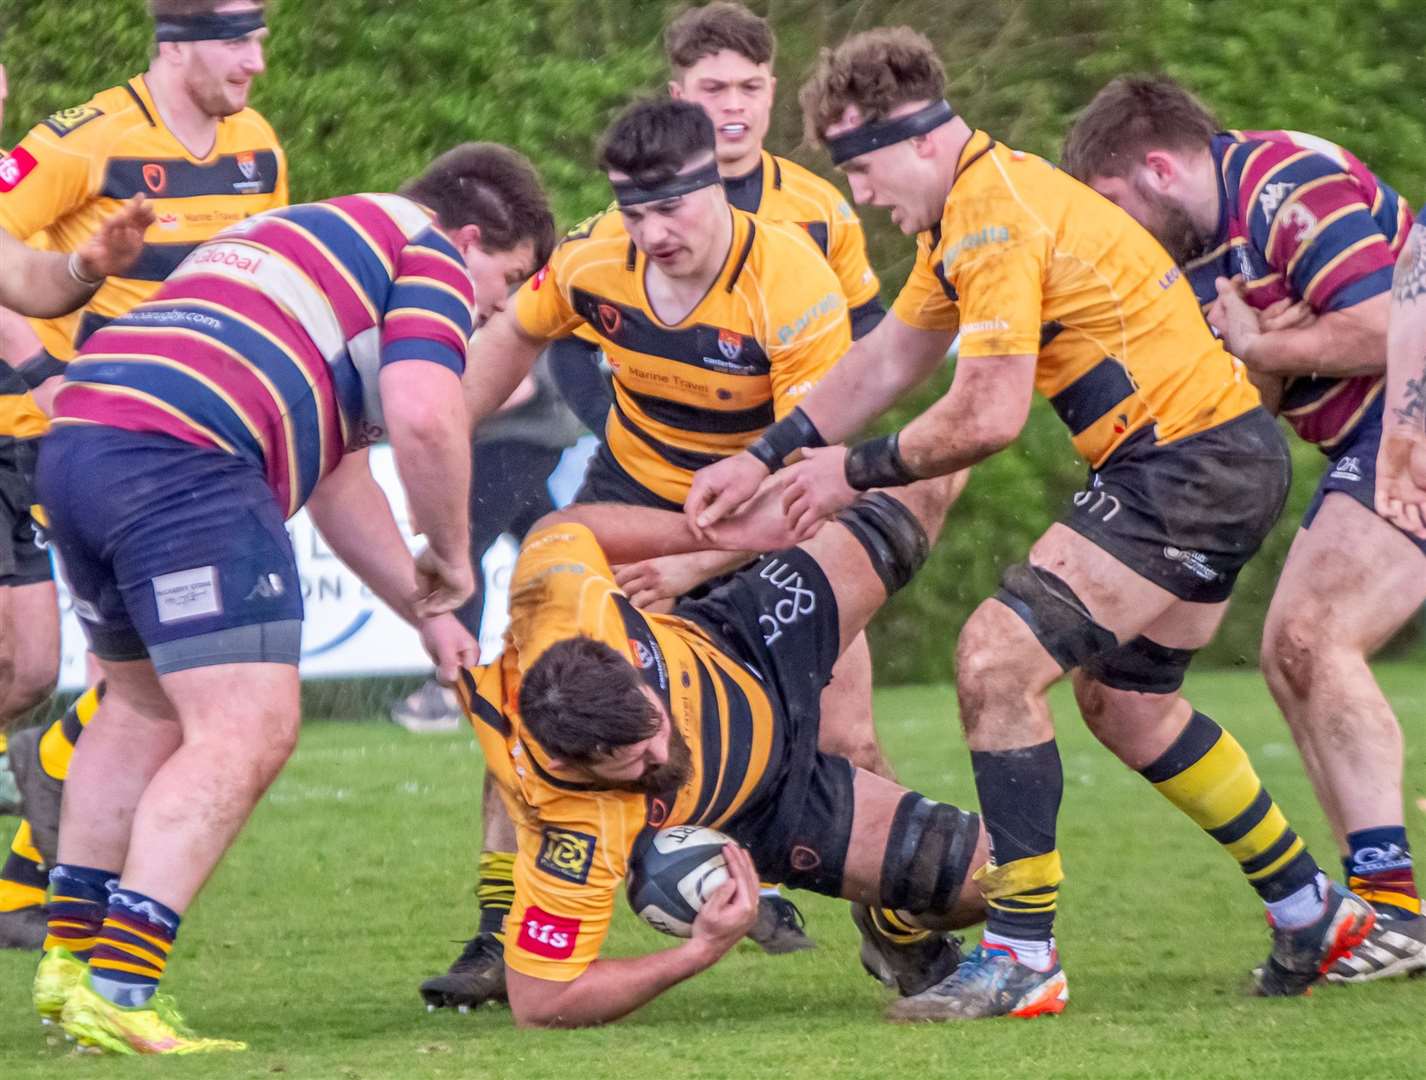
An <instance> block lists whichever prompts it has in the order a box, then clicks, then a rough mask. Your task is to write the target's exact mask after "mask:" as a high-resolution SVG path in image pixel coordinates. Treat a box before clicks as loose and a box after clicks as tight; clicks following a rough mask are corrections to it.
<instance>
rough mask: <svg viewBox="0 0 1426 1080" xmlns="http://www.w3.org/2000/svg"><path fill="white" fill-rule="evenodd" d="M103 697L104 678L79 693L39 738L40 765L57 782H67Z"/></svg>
mask: <svg viewBox="0 0 1426 1080" xmlns="http://www.w3.org/2000/svg"><path fill="white" fill-rule="evenodd" d="M103 698H104V682H103V680H102V679H101V680H100V681H99V682H97V683H95V684H94V685H93V686H91V687H90V688H89V689H88V690H86V691H84V693H82V694H80V695H79V697H77V698H76V699H75V701H74V704H73V705H71V706H70V707H69V708H68V709H66V710H65V713H64V715H63V716H61V717H60V718H59V719H58V720H56V721H55V722H54V723H53V724H51V725H50V726H49V730H48V731H46V732H45V733H44V734H43V735H42V736H40V765H41V766H42V767H43V768H44V770H45V772H46V773H48V774H49V775H50V776H51V777H53V778H54V779H56V780H61V781H62V780H64V779H65V777H67V776H68V775H69V763H70V762H71V761H72V760H73V759H74V744H75V743H77V742H78V741H79V736H80V735H81V734H82V733H83V731H84V729H85V728H86V727H88V726H89V722H90V721H91V720H93V719H94V714H95V713H96V712H98V711H99V702H100V701H102V700H103Z"/></svg>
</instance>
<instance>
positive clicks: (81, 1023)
mask: <svg viewBox="0 0 1426 1080" xmlns="http://www.w3.org/2000/svg"><path fill="white" fill-rule="evenodd" d="M64 1031H65V1034H66V1035H72V1036H73V1037H74V1040H75V1041H76V1042H77V1043H79V1045H80V1046H82V1047H92V1048H97V1049H99V1050H105V1051H108V1052H109V1053H111V1054H211V1053H221V1052H224V1051H234V1050H246V1049H247V1048H248V1044H247V1043H243V1042H236V1041H234V1040H232V1039H204V1038H200V1037H199V1036H197V1035H194V1034H193V1032H191V1031H190V1030H189V1029H188V1026H187V1025H186V1024H185V1023H184V1022H183V1017H181V1016H180V1015H179V1014H178V1010H177V1009H176V1008H175V1007H174V1004H173V1000H172V999H171V998H169V997H168V995H167V994H155V995H154V996H153V997H152V998H151V999H150V1000H149V1003H148V1004H147V1005H144V1006H142V1007H141V1008H137V1009H126V1008H124V1007H123V1006H121V1005H115V1004H114V1003H113V1002H111V1001H109V1000H108V999H107V998H104V997H102V996H101V995H100V994H98V993H96V992H95V990H94V987H93V986H92V985H91V984H90V981H89V975H88V970H87V969H86V971H85V975H84V978H82V979H81V980H80V981H79V983H78V985H76V986H75V987H74V989H73V990H71V991H70V994H69V997H68V998H67V999H66V1000H65V1003H64Z"/></svg>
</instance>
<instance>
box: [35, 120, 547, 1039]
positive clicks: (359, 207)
mask: <svg viewBox="0 0 1426 1080" xmlns="http://www.w3.org/2000/svg"><path fill="white" fill-rule="evenodd" d="M553 239H554V226H553V220H552V218H551V216H550V212H549V207H548V204H547V202H546V199H545V196H544V193H543V192H542V191H541V189H540V185H539V181H538V178H537V177H536V175H535V172H534V170H533V169H532V168H531V166H530V165H529V163H528V162H527V161H526V160H525V159H524V158H522V157H521V156H520V155H518V154H516V153H514V152H513V151H511V150H507V149H506V148H504V147H500V146H494V145H492V144H488V143H470V144H466V145H464V146H461V147H457V148H456V149H454V150H452V151H450V152H448V153H447V154H445V155H443V156H442V157H440V158H438V159H437V160H436V161H435V162H434V163H433V164H432V165H431V166H430V168H429V169H428V170H427V171H426V172H425V173H424V174H423V175H422V176H421V177H419V178H417V179H416V180H413V181H412V182H410V183H409V184H407V185H406V186H405V187H404V188H403V189H402V193H401V194H398V195H385V194H377V195H353V196H346V197H342V198H337V199H332V200H329V201H327V202H322V203H315V204H310V205H305V206H296V207H292V208H290V209H286V210H276V211H271V212H269V213H267V214H264V215H261V216H259V217H257V218H253V219H251V220H249V221H247V222H244V223H242V224H240V225H238V226H236V227H235V228H233V229H231V230H228V231H227V232H225V233H223V234H222V235H220V236H219V237H217V238H215V239H213V240H211V241H209V242H207V243H205V244H203V245H201V246H200V247H199V248H198V250H196V251H195V252H193V254H192V255H190V256H189V257H188V258H187V259H186V260H184V262H183V263H182V264H181V265H180V267H179V268H178V269H177V270H176V271H174V273H173V274H172V275H171V276H170V277H169V279H168V281H167V282H165V284H164V285H163V287H162V288H161V289H160V290H159V292H158V293H157V294H156V295H155V296H154V297H153V298H152V299H151V300H149V301H147V302H145V303H143V304H140V305H139V306H138V307H136V308H135V309H133V310H132V311H130V312H129V313H128V314H127V315H124V316H121V317H120V318H118V319H115V320H114V321H113V322H111V323H109V324H108V325H107V326H105V327H104V328H103V329H101V330H99V331H98V332H96V333H95V334H94V335H93V337H92V338H90V340H89V341H87V342H86V343H85V345H84V347H83V349H82V350H81V351H80V353H79V355H78V356H77V357H76V358H75V360H74V361H73V362H72V363H71V364H70V365H69V367H68V369H67V371H66V373H65V382H64V384H63V386H62V387H61V389H60V391H59V394H58V395H57V397H56V400H55V414H54V421H53V424H54V427H53V430H52V431H51V433H50V434H49V435H48V436H46V438H45V440H44V443H43V445H42V447H41V450H40V457H39V464H38V468H37V473H36V486H37V490H38V493H39V495H40V498H41V500H42V501H43V503H44V505H45V507H46V509H47V510H48V511H49V514H50V521H51V527H52V535H53V538H54V541H55V543H56V545H57V546H58V549H59V552H60V555H61V557H62V560H63V565H64V571H65V577H66V580H67V583H68V585H69V589H70V592H71V594H72V595H73V597H74V600H75V608H76V610H77V612H78V613H79V616H80V619H81V621H82V623H83V625H84V629H85V632H86V634H87V636H88V638H89V644H90V648H91V650H92V651H93V653H94V654H95V656H96V657H97V658H98V661H99V664H100V667H101V670H102V671H103V673H104V677H105V682H106V685H107V692H106V694H105V696H104V699H103V701H102V702H101V703H100V706H99V710H98V714H97V715H96V716H95V718H94V719H93V721H92V722H91V723H90V725H89V727H88V728H87V729H86V731H85V736H84V738H83V739H82V740H80V743H79V746H78V747H77V749H76V752H75V755H74V761H73V763H72V765H71V768H70V784H69V787H68V790H67V791H66V793H65V800H64V815H63V820H62V822H61V826H60V837H59V862H58V865H56V866H55V868H54V870H53V871H52V872H51V874H50V886H51V889H52V893H53V898H52V900H51V903H50V907H49V916H50V921H49V937H48V939H47V940H46V942H45V945H46V949H47V951H46V954H45V957H44V959H43V960H42V961H41V964H40V968H39V971H38V972H37V974H36V977H35V1005H36V1008H37V1009H38V1010H39V1012H40V1013H41V1015H42V1016H44V1017H47V1018H56V1017H58V1018H59V1019H61V1021H62V1022H63V1024H64V1026H65V1029H66V1031H67V1032H68V1033H69V1034H71V1035H73V1036H75V1037H76V1038H78V1039H79V1040H81V1041H82V1042H85V1043H90V1044H94V1045H97V1046H100V1047H103V1048H105V1049H108V1050H112V1051H118V1052H137V1053H168V1052H176V1053H190V1052H199V1051H206V1050H230V1049H241V1048H242V1047H243V1044H241V1043H234V1042H229V1041H226V1040H211V1039H200V1038H197V1037H196V1036H191V1035H189V1034H188V1033H186V1032H185V1031H184V1029H183V1027H182V1025H181V1023H180V1022H179V1020H178V1019H177V1017H176V1016H175V1015H174V1013H173V1010H172V1006H171V1005H170V1003H168V1002H167V1001H166V999H165V998H164V997H163V996H161V995H160V996H155V991H156V990H157V988H158V983H159V979H160V978H161V977H162V975H163V970H164V965H165V958H166V957H167V955H168V953H169V950H170V949H171V948H172V944H173V939H174V937H175V935H176V934H177V931H178V927H179V921H180V918H181V916H182V913H183V912H184V911H185V910H186V909H187V907H188V905H189V903H190V902H191V901H192V899H193V897H194V896H195V895H196V893H197V892H198V890H199V888H200V887H201V886H202V884H203V882H204V880H206V878H207V877H208V875H209V874H210V873H211V872H212V870H213V868H214V867H215V866H216V865H217V863H218V862H219V860H220V859H221V858H222V856H223V853H224V852H225V851H226V849H227V847H228V845H229V844H230V843H231V842H232V841H233V839H234V837H235V836H236V835H237V833H238V832H239V830H240V829H241V828H242V826H243V824H244V822H245V821H246V820H247V817H248V815H249V814H250V813H251V811H252V808H253V806H254V805H256V803H257V800H258V799H259V798H260V797H261V796H262V793H263V791H265V790H266V788H267V786H268V785H269V784H270V783H271V782H272V780H273V778H274V777H275V776H276V775H277V773H278V771H279V770H280V769H281V768H282V765H283V763H284V762H285V761H286V759H287V757H288V755H289V754H290V753H291V750H292V747H293V744H294V743H295V741H296V738H297V730H298V721H299V697H298V674H297V660H298V651H299V639H300V635H301V623H302V593H301V588H300V581H299V577H298V572H297V567H296V564H295V561H294V556H293V552H292V547H291V543H290V541H289V539H288V536H287V532H286V530H285V528H284V526H283V523H284V520H285V519H286V518H288V517H290V516H291V515H292V514H294V513H296V512H297V510H298V509H299V508H300V507H302V506H303V505H304V504H305V505H306V506H307V507H308V510H309V512H310V514H311V516H312V519H313V522H314V523H315V524H316V526H317V528H318V529H319V531H321V533H322V535H323V537H324V538H325V539H326V541H327V543H328V544H329V545H330V546H331V548H332V550H333V551H334V552H335V553H336V554H337V556H338V557H339V558H341V559H342V561H343V562H345V563H346V564H347V565H348V566H350V567H351V568H352V569H353V570H354V571H355V572H356V573H357V574H358V575H359V576H360V577H361V578H362V579H363V580H364V581H365V582H366V583H367V585H368V586H369V587H370V588H371V589H372V591H373V592H374V593H375V594H376V595H377V596H378V597H380V598H381V599H382V600H383V602H385V603H386V604H388V605H389V606H390V607H391V608H392V609H393V610H395V611H396V612H397V613H399V614H400V615H402V616H403V617H404V618H406V619H407V620H408V621H410V622H411V623H412V624H413V625H415V626H416V627H417V628H418V630H419V631H420V634H421V637H422V640H423V642H424V643H425V645H426V648H427V650H428V651H429V652H430V653H431V655H432V657H433V658H434V659H435V661H436V663H437V669H438V671H440V672H441V674H442V676H443V677H444V678H446V679H447V680H450V679H453V678H454V677H455V674H456V670H457V667H458V665H459V664H462V663H472V662H473V661H474V651H475V642H474V640H473V639H472V638H471V636H470V634H469V633H467V632H466V630H465V629H464V628H463V627H462V626H461V625H460V623H459V622H457V621H456V619H455V617H454V616H453V615H452V614H451V612H452V611H454V610H455V608H457V607H458V606H459V605H460V604H461V603H462V602H463V601H464V600H465V599H466V598H467V597H468V596H469V595H470V593H471V591H472V589H473V575H472V572H471V567H470V552H469V523H468V520H467V507H466V493H467V492H468V491H469V484H470V444H469V428H468V425H467V424H466V421H465V412H464V407H463V402H462V400H461V395H460V376H461V373H462V372H463V371H464V369H465V362H466V353H467V349H468V344H469V339H470V336H471V332H472V330H473V329H474V327H475V325H476V322H477V313H479V317H480V318H484V317H488V316H489V315H490V314H492V313H494V312H498V311H499V310H500V309H501V307H502V306H503V305H504V303H505V301H506V296H507V293H508V290H509V289H510V288H511V286H512V285H514V284H517V283H518V282H519V281H521V280H523V279H524V278H525V277H526V276H528V274H529V273H530V272H531V271H532V270H533V268H534V267H535V266H536V265H538V264H539V263H541V262H543V261H544V259H545V258H547V257H548V253H549V249H550V247H551V246H552V244H553ZM382 437H386V438H389V440H390V442H391V446H392V449H393V451H394V454H395V458H396V462H397V469H398V472H399V474H400V476H401V479H402V485H403V487H404V488H405V491H406V497H407V503H408V506H409V507H410V514H411V522H412V527H413V529H414V530H415V531H416V532H417V533H420V534H424V535H425V537H426V539H427V541H428V543H429V547H427V548H426V549H425V550H424V551H422V552H421V553H420V555H418V556H417V557H416V558H415V559H414V560H413V559H412V557H411V554H410V552H409V551H408V549H407V547H406V543H405V541H404V540H403V539H402V536H401V533H400V531H399V530H398V528H397V525H396V522H395V520H394V519H393V518H392V516H391V511H390V508H389V506H388V505H387V502H386V498H385V496H384V495H383V494H382V492H381V489H380V487H378V485H377V484H376V481H375V479H374V478H373V477H372V474H371V471H370V467H369V465H368V462H367V452H366V447H367V446H368V445H369V444H370V443H371V442H372V441H374V440H376V439H379V438H382ZM86 961H87V966H86Z"/></svg>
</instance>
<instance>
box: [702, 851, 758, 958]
mask: <svg viewBox="0 0 1426 1080" xmlns="http://www.w3.org/2000/svg"><path fill="white" fill-rule="evenodd" d="M723 859H724V861H725V862H726V863H727V864H728V880H727V881H725V882H724V883H723V884H722V885H721V886H719V888H718V891H717V892H715V893H714V894H713V895H712V896H710V897H709V898H708V899H707V901H706V902H705V903H704V905H703V910H701V911H700V912H699V913H698V916H697V918H695V919H694V920H693V940H694V941H696V942H698V943H700V944H701V945H703V946H705V947H706V948H707V949H708V950H709V952H710V954H711V955H712V957H713V959H717V958H718V957H720V956H722V955H723V954H724V953H725V952H727V951H728V950H729V949H731V948H732V947H733V946H734V945H736V944H737V943H738V942H739V941H741V940H742V939H743V938H744V937H745V936H746V935H747V933H748V931H749V930H751V929H752V928H753V923H755V922H757V921H758V872H757V869H756V868H755V867H754V866H753V857H752V856H751V855H749V854H748V853H747V852H746V851H744V850H743V849H742V848H741V847H739V846H738V845H737V844H728V845H726V846H724V848H723Z"/></svg>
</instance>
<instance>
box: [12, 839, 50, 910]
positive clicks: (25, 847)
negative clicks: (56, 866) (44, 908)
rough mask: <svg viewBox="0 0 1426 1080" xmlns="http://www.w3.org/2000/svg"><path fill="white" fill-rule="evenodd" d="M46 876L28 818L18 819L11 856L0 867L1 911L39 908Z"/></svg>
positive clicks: (41, 902)
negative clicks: (2, 867)
mask: <svg viewBox="0 0 1426 1080" xmlns="http://www.w3.org/2000/svg"><path fill="white" fill-rule="evenodd" d="M48 884H49V875H48V873H46V871H45V864H44V860H43V859H42V858H40V853H39V849H37V848H36V847H35V839H34V834H33V833H32V832H31V830H30V823H29V822H28V821H21V822H20V827H19V828H18V829H16V830H15V838H14V839H13V840H11V841H10V855H9V857H8V858H7V859H6V860H5V867H4V869H3V870H0V912H6V911H20V910H22V909H24V908H32V907H39V906H40V905H41V904H43V903H44V902H45V889H46V887H47V886H48Z"/></svg>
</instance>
